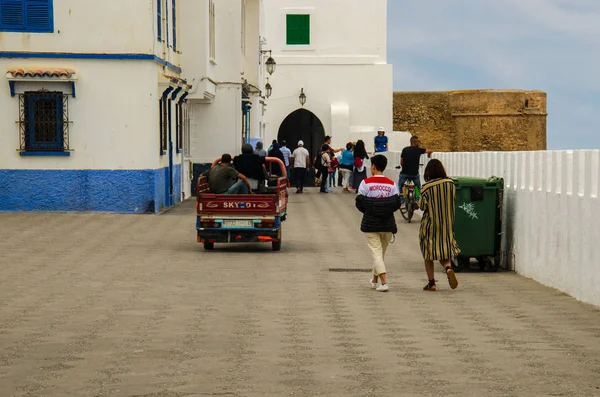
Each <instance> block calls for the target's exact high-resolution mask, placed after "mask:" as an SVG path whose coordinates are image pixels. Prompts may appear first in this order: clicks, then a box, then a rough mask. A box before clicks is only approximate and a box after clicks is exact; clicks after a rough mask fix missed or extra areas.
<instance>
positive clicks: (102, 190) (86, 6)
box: [0, 0, 392, 213]
mask: <svg viewBox="0 0 600 397" xmlns="http://www.w3.org/2000/svg"><path fill="white" fill-rule="evenodd" d="M132 15H135V18H132V17H131V16H132ZM385 32H386V1H385V0H372V1H370V2H369V4H368V5H366V3H364V1H359V0H218V1H217V0H194V1H192V0H127V1H124V0H110V1H105V2H97V1H93V0H77V1H74V0H0V75H5V76H6V80H5V83H4V84H0V112H1V113H0V114H1V117H0V211H108V212H133V213H142V212H157V211H160V210H161V209H162V208H165V207H169V206H171V205H173V204H175V203H177V202H179V201H181V200H182V199H183V198H185V197H189V196H190V195H191V194H192V193H193V186H194V181H193V177H194V176H197V175H198V173H200V172H201V171H202V170H204V169H206V167H207V165H208V164H209V163H211V162H212V161H213V160H214V159H215V158H216V157H218V156H220V155H221V154H223V153H230V154H232V155H235V154H237V153H239V152H240V150H241V145H242V143H244V142H247V141H248V140H249V139H250V138H257V137H258V138H261V139H263V140H265V141H267V146H268V145H269V141H270V140H271V139H274V138H279V139H287V140H288V141H289V142H290V147H291V148H293V147H294V146H295V144H296V142H297V140H298V139H300V138H301V139H304V140H305V141H306V142H307V147H308V148H309V149H310V150H312V151H314V149H315V148H316V147H317V146H319V145H320V144H321V143H322V141H323V137H324V135H326V134H327V135H333V143H334V145H337V146H340V145H343V144H344V143H345V142H347V141H348V140H357V139H365V140H366V141H367V140H370V139H372V137H373V136H374V135H375V130H376V128H377V127H379V126H384V127H385V128H386V129H387V131H391V126H392V71H391V66H390V65H387V63H386V33H385ZM271 56H272V57H273V58H275V59H276V61H277V69H276V71H275V73H273V74H272V76H271V75H269V74H267V65H266V62H267V60H268V59H269V57H271ZM267 76H270V81H269V83H270V85H271V86H272V87H273V95H272V96H270V98H267V93H268V90H266V88H265V86H266V83H267V80H266V77H267ZM302 89H304V92H305V94H306V98H307V101H306V104H305V106H304V107H303V109H302V110H301V111H299V112H295V111H296V110H298V109H300V108H301V105H300V103H299V102H298V96H299V95H300V92H301V90H302ZM290 115H291V116H290ZM288 116H289V117H288ZM367 143H368V142H367Z"/></svg>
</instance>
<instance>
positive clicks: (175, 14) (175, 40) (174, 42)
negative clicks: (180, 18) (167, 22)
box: [172, 0, 177, 50]
mask: <svg viewBox="0 0 600 397" xmlns="http://www.w3.org/2000/svg"><path fill="white" fill-rule="evenodd" d="M172 1H173V3H172V5H173V12H172V14H173V49H174V50H176V49H177V0H172Z"/></svg>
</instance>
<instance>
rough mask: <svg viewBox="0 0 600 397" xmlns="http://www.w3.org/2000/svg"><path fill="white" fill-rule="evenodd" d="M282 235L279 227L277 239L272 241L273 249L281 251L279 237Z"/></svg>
mask: <svg viewBox="0 0 600 397" xmlns="http://www.w3.org/2000/svg"><path fill="white" fill-rule="evenodd" d="M282 237H283V233H281V229H280V230H279V240H278V241H273V242H272V243H271V244H273V251H281V238H282Z"/></svg>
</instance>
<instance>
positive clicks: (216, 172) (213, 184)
mask: <svg viewBox="0 0 600 397" xmlns="http://www.w3.org/2000/svg"><path fill="white" fill-rule="evenodd" d="M202 175H203V176H206V177H208V186H209V188H210V192H211V193H214V194H248V193H249V192H251V191H252V187H251V186H250V182H249V181H248V178H246V176H244V175H243V174H240V173H239V172H237V171H236V170H235V169H234V168H233V167H231V155H230V154H224V155H223V156H221V162H220V163H219V164H217V165H215V166H214V167H212V168H211V169H210V170H207V171H204V172H203V173H202Z"/></svg>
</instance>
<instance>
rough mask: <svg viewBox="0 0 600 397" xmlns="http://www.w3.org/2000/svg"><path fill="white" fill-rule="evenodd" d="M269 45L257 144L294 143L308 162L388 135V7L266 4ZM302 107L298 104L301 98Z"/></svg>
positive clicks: (358, 0) (376, 1) (330, 0)
mask: <svg viewBox="0 0 600 397" xmlns="http://www.w3.org/2000/svg"><path fill="white" fill-rule="evenodd" d="M264 3H265V4H264V9H265V30H264V36H265V37H266V38H267V42H266V44H265V45H264V46H263V49H269V50H272V54H273V55H272V56H273V58H274V59H275V60H276V61H277V71H276V73H274V74H273V76H271V77H270V79H269V82H270V84H271V85H272V87H273V94H272V96H271V97H270V98H269V100H268V102H267V104H268V106H267V112H266V113H265V123H266V130H265V132H264V134H263V135H262V136H261V137H262V138H263V139H265V140H266V141H267V143H269V142H270V141H271V140H272V139H279V140H287V142H288V146H290V148H292V149H293V148H295V147H296V143H297V141H298V140H299V139H302V140H304V142H305V144H306V147H307V148H308V149H309V150H310V151H311V154H314V153H315V151H316V150H317V148H318V147H319V146H320V145H321V144H322V143H323V137H324V136H325V135H330V136H332V145H333V146H335V147H342V146H345V144H346V142H349V141H356V140H358V139H363V140H364V141H365V143H366V145H367V150H373V139H374V137H375V135H376V131H377V128H379V127H381V126H383V127H384V128H385V129H386V131H387V132H388V134H390V133H391V132H392V96H393V92H392V66H391V65H388V64H387V51H386V37H387V33H386V30H387V0H370V1H365V0H264ZM302 91H303V92H304V94H305V96H306V103H305V105H304V106H302V105H301V104H300V102H299V96H300V95H301V92H302Z"/></svg>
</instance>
